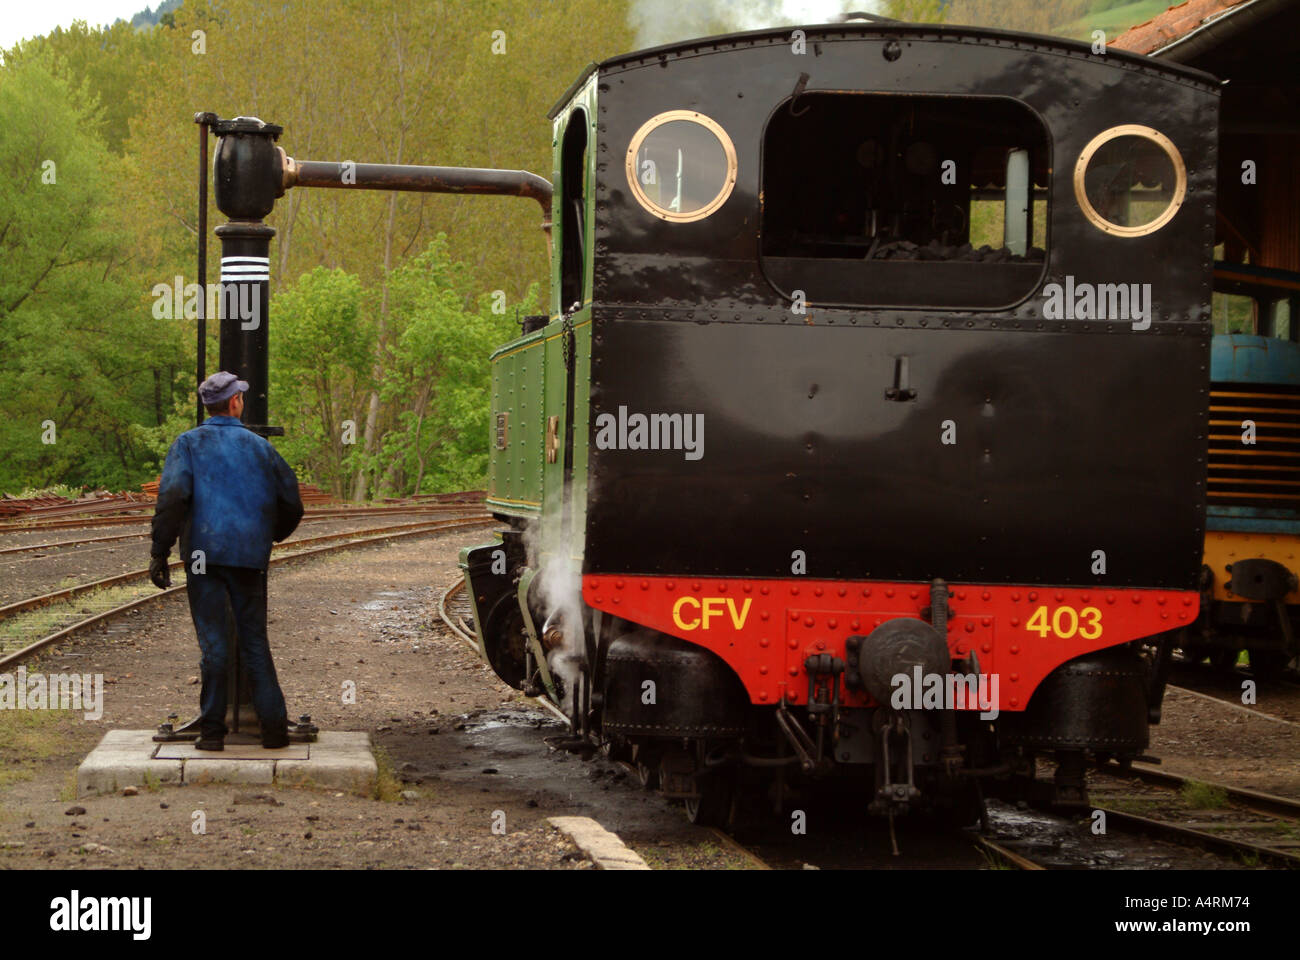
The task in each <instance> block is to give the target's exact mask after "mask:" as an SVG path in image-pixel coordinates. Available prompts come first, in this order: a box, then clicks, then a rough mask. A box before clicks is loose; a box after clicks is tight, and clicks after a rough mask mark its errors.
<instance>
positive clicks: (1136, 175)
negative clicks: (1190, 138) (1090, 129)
mask: <svg viewBox="0 0 1300 960" xmlns="http://www.w3.org/2000/svg"><path fill="white" fill-rule="evenodd" d="M1074 193H1075V199H1077V200H1078V201H1079V206H1080V207H1081V208H1082V210H1083V213H1084V215H1085V216H1086V217H1087V218H1088V219H1089V220H1090V221H1092V223H1093V225H1094V226H1096V227H1097V228H1098V229H1100V230H1104V231H1105V232H1107V233H1111V234H1115V235H1116V236H1122V237H1140V236H1143V235H1145V234H1148V233H1152V232H1154V231H1156V230H1159V229H1160V228H1161V227H1163V226H1164V225H1165V224H1166V223H1168V222H1169V221H1170V220H1171V219H1172V218H1173V216H1174V214H1175V213H1177V212H1178V208H1179V207H1180V206H1181V205H1182V202H1183V198H1184V196H1186V193H1187V171H1186V168H1185V167H1184V166H1183V158H1182V156H1181V155H1180V154H1179V152H1178V149H1177V148H1176V147H1175V146H1174V145H1173V143H1171V142H1170V140H1169V139H1168V138H1167V137H1165V136H1164V135H1163V134H1161V133H1159V132H1157V131H1155V130H1152V129H1151V128H1150V127H1144V126H1141V125H1139V124H1124V125H1122V126H1118V127H1112V128H1111V129H1110V130H1107V131H1105V132H1103V133H1100V134H1098V135H1097V136H1096V137H1095V138H1093V140H1092V142H1091V143H1089V144H1088V146H1086V147H1085V148H1084V150H1083V153H1081V154H1080V155H1079V160H1078V163H1077V164H1076V165H1075V172H1074Z"/></svg>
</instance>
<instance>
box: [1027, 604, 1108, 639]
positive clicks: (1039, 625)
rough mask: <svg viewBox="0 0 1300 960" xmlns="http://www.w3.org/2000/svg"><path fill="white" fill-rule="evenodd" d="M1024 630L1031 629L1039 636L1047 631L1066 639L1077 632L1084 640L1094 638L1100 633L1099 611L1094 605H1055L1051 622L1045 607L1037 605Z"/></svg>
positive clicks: (1045, 634)
mask: <svg viewBox="0 0 1300 960" xmlns="http://www.w3.org/2000/svg"><path fill="white" fill-rule="evenodd" d="M1025 629H1026V630H1033V631H1034V632H1035V633H1037V634H1038V635H1039V636H1040V637H1046V636H1047V635H1048V634H1049V633H1051V634H1054V635H1055V636H1058V637H1060V638H1061V639H1062V640H1068V639H1070V638H1071V637H1073V636H1074V635H1075V634H1078V635H1079V636H1080V637H1082V638H1083V639H1085V640H1096V639H1097V638H1098V637H1100V636H1101V634H1102V627H1101V611H1100V610H1098V609H1097V608H1096V607H1084V608H1083V609H1082V610H1075V609H1074V607H1069V606H1063V607H1057V608H1056V609H1055V610H1053V611H1052V616H1051V623H1050V624H1049V623H1048V616H1047V607H1039V608H1038V609H1037V610H1035V611H1034V615H1033V616H1032V617H1030V618H1029V622H1028V623H1026V624H1025Z"/></svg>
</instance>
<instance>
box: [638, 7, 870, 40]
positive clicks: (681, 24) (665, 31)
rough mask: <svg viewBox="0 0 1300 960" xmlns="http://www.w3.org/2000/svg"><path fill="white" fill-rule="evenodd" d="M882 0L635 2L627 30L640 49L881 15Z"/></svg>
mask: <svg viewBox="0 0 1300 960" xmlns="http://www.w3.org/2000/svg"><path fill="white" fill-rule="evenodd" d="M880 8H881V2H880V0H739V2H737V0H635V2H634V3H633V4H632V6H631V8H630V9H629V11H628V26H630V27H631V28H632V29H633V30H635V31H636V45H637V46H638V47H653V46H657V45H659V44H661V43H677V42H679V41H682V40H690V39H693V38H695V37H707V36H710V35H712V34H718V33H732V32H735V31H739V30H758V29H761V28H763V27H788V26H797V25H799V24H809V23H827V22H829V21H830V19H831V18H832V17H834V16H835V15H836V14H840V13H844V12H846V11H850V10H851V11H861V12H863V13H881V12H882V10H881V9H880Z"/></svg>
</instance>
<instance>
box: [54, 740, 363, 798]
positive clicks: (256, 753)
mask: <svg viewBox="0 0 1300 960" xmlns="http://www.w3.org/2000/svg"><path fill="white" fill-rule="evenodd" d="M153 735H154V731H152V730H110V731H109V732H108V733H106V734H104V739H103V740H101V741H100V742H99V745H98V746H97V747H95V749H94V750H92V751H90V754H89V755H88V756H87V757H86V759H85V760H83V761H82V762H81V766H79V767H78V768H77V796H79V797H84V796H92V795H94V794H102V793H117V792H118V791H120V790H121V789H122V788H123V787H128V786H134V787H144V786H146V784H147V783H148V782H149V780H150V779H151V778H152V780H153V781H154V782H157V783H161V784H182V783H186V784H189V783H192V784H201V783H242V784H261V785H266V784H272V783H282V784H286V785H292V786H314V787H325V788H328V789H332V790H346V791H348V792H350V793H356V794H358V795H360V796H369V795H370V794H371V793H373V792H374V789H375V782H376V780H377V778H378V776H379V767H378V766H377V765H376V763H375V757H374V753H373V752H372V750H371V746H370V734H368V733H352V732H337V731H323V732H322V733H321V734H320V737H319V739H318V740H317V741H316V742H315V743H310V744H291V745H290V746H288V747H286V748H284V749H283V750H264V749H262V748H261V747H260V746H250V745H238V746H237V745H233V744H231V745H228V746H227V747H226V749H225V750H223V751H221V752H219V753H216V752H205V751H201V750H195V749H194V746H193V744H191V743H186V742H178V743H154V741H153Z"/></svg>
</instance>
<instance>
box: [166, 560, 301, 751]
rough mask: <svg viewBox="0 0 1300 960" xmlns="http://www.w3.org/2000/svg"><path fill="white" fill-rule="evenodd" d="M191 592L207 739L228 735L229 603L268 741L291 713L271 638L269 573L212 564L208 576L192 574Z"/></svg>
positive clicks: (188, 587) (188, 591)
mask: <svg viewBox="0 0 1300 960" xmlns="http://www.w3.org/2000/svg"><path fill="white" fill-rule="evenodd" d="M185 592H186V594H187V595H188V597H189V601H190V616H192V617H193V618H194V630H195V632H196V633H197V634H198V636H199V650H200V651H202V654H203V658H202V660H201V662H200V668H199V675H200V679H201V680H202V683H203V686H202V688H201V691H200V693H199V704H200V709H201V713H200V715H199V730H200V732H201V733H202V735H203V736H204V737H218V738H219V737H224V736H225V735H226V668H227V665H228V663H229V658H230V626H229V620H228V617H227V602H228V603H229V610H230V611H231V612H233V613H234V618H235V632H236V634H237V636H238V643H239V659H240V662H241V664H242V666H243V667H244V669H246V670H247V671H248V677H249V680H250V681H251V683H252V688H253V689H252V694H253V708H254V709H255V710H256V711H257V718H258V720H259V721H261V726H262V734H263V737H265V736H266V735H267V734H268V733H275V732H277V731H283V730H284V729H285V727H286V725H287V724H288V714H287V713H286V711H285V706H284V694H283V693H282V692H281V690H280V682H279V680H277V679H276V676H275V663H274V662H273V661H272V660H271V646H270V644H269V643H268V642H267V639H266V571H265V570H256V569H253V568H251V567H224V566H217V565H214V564H209V565H208V568H207V572H206V573H193V572H191V573H189V575H188V576H187V578H186V582H185Z"/></svg>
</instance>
